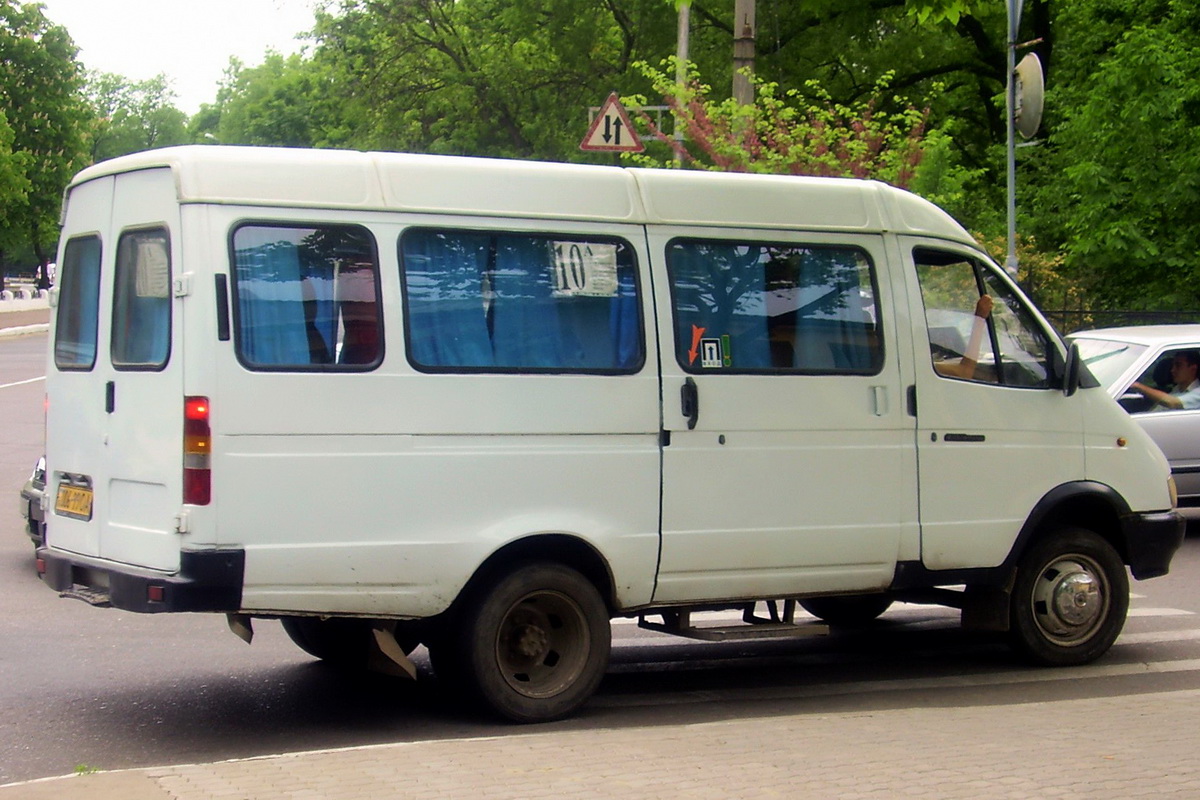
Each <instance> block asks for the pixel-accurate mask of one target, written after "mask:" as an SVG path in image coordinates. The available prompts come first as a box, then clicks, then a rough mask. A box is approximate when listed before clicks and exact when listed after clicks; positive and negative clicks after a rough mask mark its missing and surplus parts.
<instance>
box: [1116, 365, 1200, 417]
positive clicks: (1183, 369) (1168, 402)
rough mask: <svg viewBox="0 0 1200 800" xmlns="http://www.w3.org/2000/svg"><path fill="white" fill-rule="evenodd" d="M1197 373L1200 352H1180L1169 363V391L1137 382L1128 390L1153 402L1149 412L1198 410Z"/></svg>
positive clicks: (1199, 368) (1199, 371)
mask: <svg viewBox="0 0 1200 800" xmlns="http://www.w3.org/2000/svg"><path fill="white" fill-rule="evenodd" d="M1197 373H1200V351H1196V350H1180V351H1179V352H1178V353H1176V354H1175V358H1174V359H1172V361H1171V382H1172V383H1174V388H1172V389H1171V391H1169V392H1164V391H1162V390H1161V389H1155V388H1154V387H1152V386H1147V385H1146V384H1144V383H1139V382H1137V381H1134V382H1133V384H1132V385H1131V386H1130V387H1129V388H1131V389H1133V390H1135V391H1138V392H1141V393H1142V394H1144V395H1145V396H1146V397H1147V398H1149V399H1150V400H1153V401H1154V407H1153V408H1152V409H1151V411H1166V410H1168V409H1172V410H1180V409H1185V408H1200V380H1198V379H1197V378H1198V376H1197Z"/></svg>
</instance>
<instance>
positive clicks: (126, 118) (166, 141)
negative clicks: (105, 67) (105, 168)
mask: <svg viewBox="0 0 1200 800" xmlns="http://www.w3.org/2000/svg"><path fill="white" fill-rule="evenodd" d="M87 95H88V99H89V101H90V102H91V104H92V109H93V110H94V111H95V114H96V118H95V121H94V122H93V125H92V131H91V157H92V161H104V160H106V159H109V158H115V157H117V156H120V155H124V154H126V153H135V152H138V151H140V150H150V149H153V148H155V147H169V146H171V145H176V144H185V143H186V142H187V141H188V135H187V126H186V123H187V115H186V114H184V113H183V112H182V111H180V110H179V109H178V108H176V107H175V106H174V105H173V104H172V103H173V101H174V99H175V93H174V91H172V90H171V87H170V84H169V83H168V81H167V77H166V76H165V75H161V74H160V75H156V76H155V77H153V78H151V79H149V80H145V81H134V82H130V81H129V80H128V79H127V78H125V77H123V76H121V75H114V74H112V73H92V74H90V75H88V80H87Z"/></svg>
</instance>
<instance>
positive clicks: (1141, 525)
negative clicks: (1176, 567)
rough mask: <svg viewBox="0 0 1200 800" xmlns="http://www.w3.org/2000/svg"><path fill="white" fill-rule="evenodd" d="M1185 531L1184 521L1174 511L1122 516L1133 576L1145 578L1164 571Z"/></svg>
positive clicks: (1180, 542) (1181, 541)
mask: <svg viewBox="0 0 1200 800" xmlns="http://www.w3.org/2000/svg"><path fill="white" fill-rule="evenodd" d="M1186 531H1187V521H1186V520H1185V519H1184V518H1183V516H1182V515H1181V514H1179V513H1178V512H1175V511H1163V512H1160V513H1155V514H1130V515H1128V516H1126V517H1123V518H1122V519H1121V532H1122V534H1124V536H1125V554H1126V556H1127V558H1128V560H1129V571H1130V572H1132V573H1133V577H1135V578H1137V579H1138V580H1145V579H1146V578H1157V577H1159V576H1160V575H1166V574H1167V571H1168V570H1169V569H1170V567H1171V558H1172V557H1173V556H1174V555H1175V551H1176V550H1178V549H1179V547H1180V545H1182V544H1183V537H1184V534H1185V533H1186Z"/></svg>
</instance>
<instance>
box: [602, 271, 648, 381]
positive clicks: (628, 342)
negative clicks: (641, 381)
mask: <svg viewBox="0 0 1200 800" xmlns="http://www.w3.org/2000/svg"><path fill="white" fill-rule="evenodd" d="M617 284H618V288H617V298H616V301H615V302H613V303H612V304H611V306H610V312H609V322H608V325H609V331H610V332H611V336H612V339H613V340H614V341H615V342H616V348H617V352H616V357H615V358H613V359H612V361H611V362H609V363H610V365H611V366H612V367H615V368H616V369H633V368H635V367H636V366H638V364H639V362H640V361H641V357H642V348H641V341H642V331H641V326H640V325H639V324H638V323H639V314H638V302H637V300H638V298H637V284H636V282H635V281H634V276H633V269H632V268H629V269H621V268H619V270H618V273H617Z"/></svg>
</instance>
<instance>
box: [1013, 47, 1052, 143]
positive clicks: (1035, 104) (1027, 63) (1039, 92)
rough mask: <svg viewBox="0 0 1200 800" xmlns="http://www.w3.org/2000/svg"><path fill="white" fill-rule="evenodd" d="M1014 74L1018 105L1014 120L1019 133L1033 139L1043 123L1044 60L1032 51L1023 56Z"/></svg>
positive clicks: (1014, 112)
mask: <svg viewBox="0 0 1200 800" xmlns="http://www.w3.org/2000/svg"><path fill="white" fill-rule="evenodd" d="M1013 75H1014V76H1015V77H1016V81H1017V86H1016V96H1017V107H1016V109H1015V110H1014V111H1013V122H1014V124H1015V125H1016V127H1017V132H1018V133H1020V134H1021V135H1022V136H1024V137H1025V138H1026V139H1032V138H1033V135H1034V134H1035V133H1037V129H1038V128H1039V127H1040V126H1041V124H1042V102H1043V99H1044V98H1045V91H1046V85H1045V79H1044V77H1043V75H1042V62H1041V60H1040V59H1038V57H1037V54H1036V53H1030V54H1029V55H1027V56H1025V57H1024V58H1022V59H1021V63H1020V64H1017V68H1016V69H1015V70H1013Z"/></svg>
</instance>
